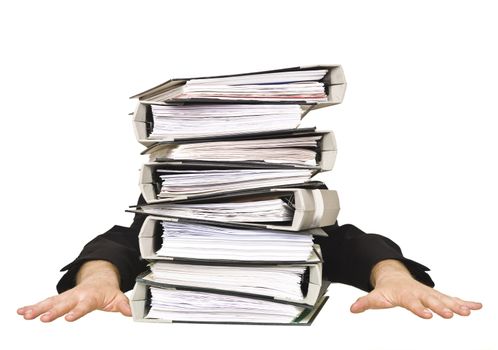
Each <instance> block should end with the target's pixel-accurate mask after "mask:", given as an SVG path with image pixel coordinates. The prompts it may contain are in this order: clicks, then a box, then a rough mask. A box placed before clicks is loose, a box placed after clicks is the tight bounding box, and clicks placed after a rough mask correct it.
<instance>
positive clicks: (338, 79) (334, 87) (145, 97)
mask: <svg viewBox="0 0 498 350" xmlns="http://www.w3.org/2000/svg"><path fill="white" fill-rule="evenodd" d="M316 69H326V70H327V73H326V74H325V76H324V77H323V78H322V79H320V80H318V81H319V82H322V83H323V84H324V85H325V93H326V94H327V101H326V102H316V103H313V107H312V109H315V108H321V107H326V106H330V105H334V104H338V103H341V102H342V100H343V99H344V94H345V92H346V78H345V76H344V71H343V69H342V67H341V66H340V65H315V66H301V67H291V68H283V69H275V70H267V71H259V72H250V73H241V74H230V75H219V76H209V77H196V78H174V79H170V80H168V81H166V82H165V83H162V84H159V85H157V86H155V87H153V88H151V89H148V90H146V91H143V92H141V93H139V94H136V95H134V96H131V97H130V98H138V99H139V100H140V101H142V102H151V103H157V102H166V101H156V100H154V96H157V95H158V94H161V93H164V92H167V91H170V90H173V89H175V88H178V87H180V86H182V85H184V84H185V83H186V82H187V81H189V80H193V79H212V78H229V77H241V76H250V75H255V74H271V73H281V72H292V71H305V70H316ZM224 101H225V100H222V99H213V98H210V99H188V100H184V99H183V100H182V99H171V100H168V102H202V103H213V102H216V103H223V102H224ZM229 102H232V103H233V102H236V103H248V102H250V100H230V101H229ZM254 102H255V103H261V101H258V100H255V101H254ZM276 102H278V101H276ZM283 102H290V101H288V100H285V101H283ZM293 102H294V103H296V102H297V103H299V104H306V103H307V102H306V101H302V100H296V101H293ZM263 103H267V102H266V101H264V102H263Z"/></svg>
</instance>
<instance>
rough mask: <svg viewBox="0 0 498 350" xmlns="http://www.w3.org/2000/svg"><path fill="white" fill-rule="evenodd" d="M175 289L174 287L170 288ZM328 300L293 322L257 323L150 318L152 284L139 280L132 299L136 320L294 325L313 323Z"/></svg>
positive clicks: (322, 298)
mask: <svg viewBox="0 0 498 350" xmlns="http://www.w3.org/2000/svg"><path fill="white" fill-rule="evenodd" d="M165 289H168V288H165ZM169 289H174V288H169ZM327 300H328V296H325V295H324V296H322V297H320V298H319V300H318V301H317V303H316V304H315V305H314V307H313V308H312V309H308V308H304V310H303V312H302V313H301V315H299V316H298V317H297V318H296V319H295V320H294V321H293V322H291V323H256V322H201V321H178V320H164V319H148V318H145V317H146V316H147V313H148V312H149V310H150V285H147V284H144V283H142V282H137V283H136V284H135V287H134V288H133V294H132V298H131V301H130V306H131V311H132V316H133V320H134V321H139V322H153V323H200V324H239V325H294V326H309V325H311V324H312V323H313V321H314V320H315V318H316V317H317V315H318V314H319V313H320V311H321V309H322V307H323V305H325V303H326V302H327Z"/></svg>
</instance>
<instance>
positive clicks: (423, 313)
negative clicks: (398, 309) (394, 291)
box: [400, 298, 432, 319]
mask: <svg viewBox="0 0 498 350" xmlns="http://www.w3.org/2000/svg"><path fill="white" fill-rule="evenodd" d="M400 306H402V307H404V308H405V309H407V310H410V311H411V312H412V313H414V314H415V315H417V316H418V317H421V318H424V319H429V318H432V312H430V310H428V309H427V308H426V307H425V306H424V305H423V304H422V303H421V302H420V300H419V299H417V298H410V299H408V301H406V302H404V303H402V304H401V305H400Z"/></svg>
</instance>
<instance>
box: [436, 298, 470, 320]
mask: <svg viewBox="0 0 498 350" xmlns="http://www.w3.org/2000/svg"><path fill="white" fill-rule="evenodd" d="M438 298H439V300H441V301H442V302H443V303H444V305H446V307H448V308H449V309H450V310H451V311H453V312H454V313H456V314H458V315H460V316H469V315H470V308H469V307H468V306H467V305H465V304H464V303H463V301H462V300H459V299H458V298H453V297H450V296H448V295H444V294H440V295H439V296H438Z"/></svg>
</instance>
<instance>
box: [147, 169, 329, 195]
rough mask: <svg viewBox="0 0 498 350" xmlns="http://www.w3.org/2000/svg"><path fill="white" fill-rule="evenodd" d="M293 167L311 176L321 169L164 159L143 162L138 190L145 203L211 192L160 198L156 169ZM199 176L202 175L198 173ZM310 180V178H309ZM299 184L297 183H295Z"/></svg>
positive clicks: (228, 191)
mask: <svg viewBox="0 0 498 350" xmlns="http://www.w3.org/2000/svg"><path fill="white" fill-rule="evenodd" d="M272 168H273V169H282V168H284V169H286V168H287V169H293V168H308V169H311V171H312V175H311V177H313V176H314V175H316V174H317V173H318V172H319V171H320V170H321V169H320V168H317V167H296V166H292V165H291V166H284V165H278V164H273V163H256V162H212V161H198V160H165V161H162V162H151V163H145V164H143V166H142V169H141V170H140V179H139V186H140V191H141V193H142V195H143V197H144V199H145V201H146V202H147V203H165V202H175V201H179V200H186V199H195V198H199V199H200V198H209V197H210V196H212V194H190V195H181V196H180V195H177V196H175V197H174V198H161V197H159V193H160V192H161V184H162V180H161V178H160V174H159V173H158V172H157V170H176V171H178V170H239V169H272ZM199 176H202V175H201V174H199ZM309 181H311V180H309ZM296 185H299V183H296ZM252 188H253V189H257V188H259V189H262V188H268V186H266V187H265V186H259V187H252ZM238 192H240V190H237V191H235V190H220V191H218V192H217V193H219V194H223V193H225V194H230V193H238Z"/></svg>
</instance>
